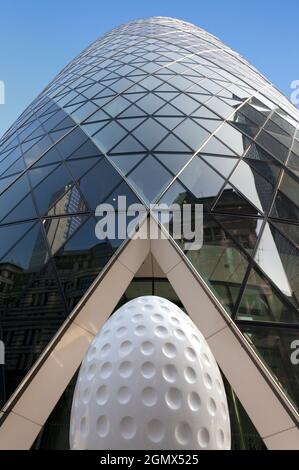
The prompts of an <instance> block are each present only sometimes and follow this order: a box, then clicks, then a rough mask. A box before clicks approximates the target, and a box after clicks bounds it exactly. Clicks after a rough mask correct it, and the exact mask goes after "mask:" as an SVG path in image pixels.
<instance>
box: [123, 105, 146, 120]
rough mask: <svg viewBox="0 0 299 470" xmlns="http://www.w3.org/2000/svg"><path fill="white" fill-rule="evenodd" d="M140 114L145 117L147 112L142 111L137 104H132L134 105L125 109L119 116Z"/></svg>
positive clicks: (136, 115)
mask: <svg viewBox="0 0 299 470" xmlns="http://www.w3.org/2000/svg"><path fill="white" fill-rule="evenodd" d="M138 116H141V117H143V116H144V117H145V116H147V115H146V113H145V112H144V111H142V110H141V109H139V108H137V106H135V104H132V106H130V107H129V108H128V109H126V110H125V111H123V112H122V113H121V114H120V115H119V117H122V118H123V117H138Z"/></svg>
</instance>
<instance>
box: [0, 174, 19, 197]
mask: <svg viewBox="0 0 299 470" xmlns="http://www.w3.org/2000/svg"><path fill="white" fill-rule="evenodd" d="M16 177H17V176H16V175H14V176H7V177H6V178H1V179H0V194H1V193H3V191H5V189H6V188H8V186H9V185H10V184H11V183H12V182H13V181H14V180H15V179H16Z"/></svg>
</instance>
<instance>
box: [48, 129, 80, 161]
mask: <svg viewBox="0 0 299 470" xmlns="http://www.w3.org/2000/svg"><path fill="white" fill-rule="evenodd" d="M86 141H87V136H86V134H85V133H84V132H83V131H82V129H80V127H77V128H76V129H74V130H73V131H71V132H70V133H69V134H68V135H67V136H65V137H64V139H62V140H61V141H60V142H59V143H58V144H57V145H56V146H55V148H56V149H57V150H58V151H59V153H60V155H61V157H62V159H63V160H65V159H67V158H68V157H69V156H70V155H71V154H72V153H73V152H75V151H76V150H77V149H78V148H79V147H81V145H83V144H84V143H85V142H86Z"/></svg>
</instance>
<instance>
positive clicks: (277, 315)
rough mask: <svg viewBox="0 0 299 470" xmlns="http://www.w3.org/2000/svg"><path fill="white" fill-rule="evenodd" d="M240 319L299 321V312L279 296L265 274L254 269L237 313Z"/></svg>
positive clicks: (277, 321) (281, 321)
mask: <svg viewBox="0 0 299 470" xmlns="http://www.w3.org/2000/svg"><path fill="white" fill-rule="evenodd" d="M237 319H238V320H245V321H255V322H264V323H265V322H271V323H276V324H279V323H298V313H297V312H296V309H295V308H294V309H292V307H291V305H290V304H289V303H288V302H286V301H284V300H283V297H281V296H279V295H278V293H277V292H276V291H275V289H274V288H273V287H272V286H271V284H270V283H269V282H268V280H267V279H266V277H265V276H263V275H262V273H260V272H259V271H258V270H255V269H252V270H251V273H250V276H249V278H248V281H247V284H246V288H245V291H244V293H243V296H242V300H241V303H240V306H239V310H238V313H237Z"/></svg>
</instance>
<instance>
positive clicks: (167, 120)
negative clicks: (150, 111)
mask: <svg viewBox="0 0 299 470" xmlns="http://www.w3.org/2000/svg"><path fill="white" fill-rule="evenodd" d="M156 119H157V121H158V122H160V123H161V124H163V126H165V127H167V129H169V130H170V131H171V130H172V129H174V128H175V127H177V126H178V125H179V124H180V123H181V122H182V121H183V120H184V118H183V117H181V118H179V117H159V118H156Z"/></svg>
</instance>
